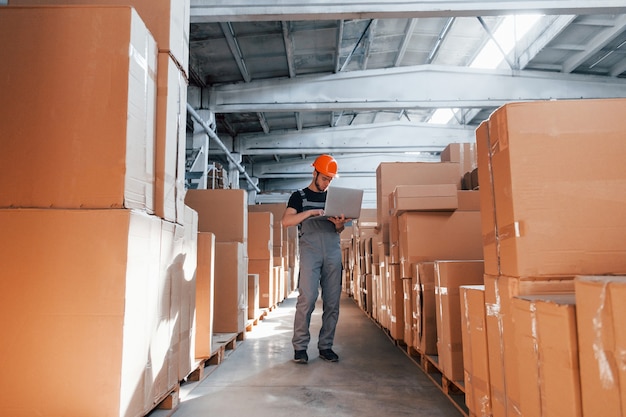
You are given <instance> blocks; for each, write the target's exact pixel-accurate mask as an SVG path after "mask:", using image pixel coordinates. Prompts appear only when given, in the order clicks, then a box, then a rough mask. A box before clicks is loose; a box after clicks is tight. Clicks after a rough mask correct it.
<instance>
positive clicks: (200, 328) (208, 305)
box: [195, 232, 215, 358]
mask: <svg viewBox="0 0 626 417" xmlns="http://www.w3.org/2000/svg"><path fill="white" fill-rule="evenodd" d="M214 297H215V235H214V234H213V233H211V232H198V272H197V274H196V343H195V348H196V349H195V350H196V358H210V357H211V355H212V354H213V352H212V351H211V344H212V343H213V321H214V317H215V313H214V311H215V307H214V303H215V301H214Z"/></svg>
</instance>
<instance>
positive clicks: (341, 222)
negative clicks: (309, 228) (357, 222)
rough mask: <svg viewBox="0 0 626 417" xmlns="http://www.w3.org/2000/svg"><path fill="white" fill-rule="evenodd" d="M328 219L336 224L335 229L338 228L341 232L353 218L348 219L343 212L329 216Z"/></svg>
mask: <svg viewBox="0 0 626 417" xmlns="http://www.w3.org/2000/svg"><path fill="white" fill-rule="evenodd" d="M328 220H329V221H331V222H332V223H333V224H334V225H335V230H337V232H338V233H341V232H342V231H343V229H344V227H345V224H346V223H347V222H349V221H350V220H352V219H347V218H345V217H344V215H343V214H342V215H341V216H334V217H329V218H328Z"/></svg>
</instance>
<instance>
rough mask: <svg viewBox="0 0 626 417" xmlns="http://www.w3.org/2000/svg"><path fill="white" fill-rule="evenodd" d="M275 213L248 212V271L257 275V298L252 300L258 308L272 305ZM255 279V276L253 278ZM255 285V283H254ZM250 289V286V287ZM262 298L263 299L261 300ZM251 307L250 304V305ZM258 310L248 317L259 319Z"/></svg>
mask: <svg viewBox="0 0 626 417" xmlns="http://www.w3.org/2000/svg"><path fill="white" fill-rule="evenodd" d="M273 232H274V214H273V213H272V212H271V211H259V212H254V211H249V212H248V272H249V273H250V274H253V275H255V276H256V281H257V282H256V287H257V288H256V290H255V292H256V293H257V295H258V299H257V300H254V299H253V300H252V303H253V304H255V305H256V307H257V310H258V309H260V308H261V307H263V308H267V307H269V305H270V294H271V293H272V288H273V285H270V284H273V282H271V281H270V279H269V271H270V270H271V268H272V265H273V251H274V239H273V235H274V233H273ZM252 279H253V280H254V278H252ZM253 285H254V284H253ZM248 288H249V289H250V286H249V287H248ZM261 298H263V301H262V302H261V301H260V300H261ZM248 308H250V305H248ZM258 313H259V312H258V311H257V312H255V313H254V314H248V318H251V319H257V318H258Z"/></svg>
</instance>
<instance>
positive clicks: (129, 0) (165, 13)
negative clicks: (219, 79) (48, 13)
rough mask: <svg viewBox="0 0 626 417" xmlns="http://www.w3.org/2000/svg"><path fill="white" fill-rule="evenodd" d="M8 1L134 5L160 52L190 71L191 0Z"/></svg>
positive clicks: (19, 1)
mask: <svg viewBox="0 0 626 417" xmlns="http://www.w3.org/2000/svg"><path fill="white" fill-rule="evenodd" d="M8 4H9V5H76V6H84V5H96V6H100V5H113V6H118V5H128V6H132V7H134V8H135V9H137V12H138V13H139V15H140V16H141V18H142V20H143V21H144V22H145V23H146V26H147V27H148V29H149V30H150V33H152V35H153V36H154V38H155V39H156V41H157V44H158V47H159V52H164V53H166V54H171V55H172V57H173V58H174V59H175V60H176V63H177V65H178V66H179V67H181V68H182V70H183V71H184V72H185V74H186V73H187V72H188V68H189V13H190V12H189V0H126V1H121V0H9V2H8ZM186 77H187V76H186Z"/></svg>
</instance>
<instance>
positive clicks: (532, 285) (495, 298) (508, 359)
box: [484, 274, 574, 417]
mask: <svg viewBox="0 0 626 417" xmlns="http://www.w3.org/2000/svg"><path fill="white" fill-rule="evenodd" d="M484 280H485V306H486V312H487V337H488V346H489V373H490V382H491V401H492V411H493V415H494V417H498V416H506V415H508V416H518V415H520V414H521V412H520V399H519V378H518V368H519V360H518V357H517V345H516V343H515V323H514V321H513V318H512V312H511V308H512V307H511V301H512V299H513V297H517V296H523V295H543V294H560V293H564V292H571V291H572V290H573V285H574V280H573V276H563V277H553V278H551V279H545V278H543V277H532V278H527V279H520V278H516V277H506V276H492V275H489V274H485V278H484Z"/></svg>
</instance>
